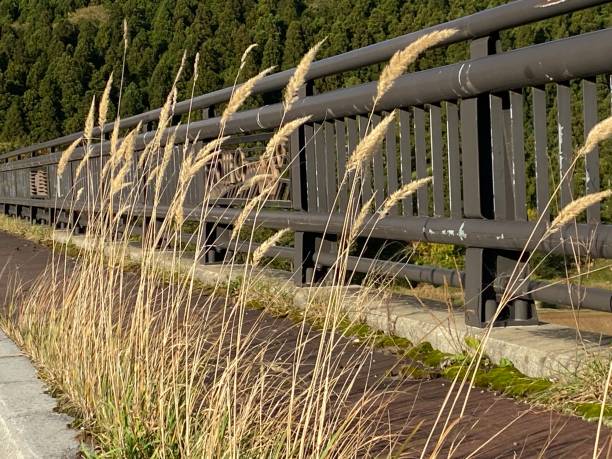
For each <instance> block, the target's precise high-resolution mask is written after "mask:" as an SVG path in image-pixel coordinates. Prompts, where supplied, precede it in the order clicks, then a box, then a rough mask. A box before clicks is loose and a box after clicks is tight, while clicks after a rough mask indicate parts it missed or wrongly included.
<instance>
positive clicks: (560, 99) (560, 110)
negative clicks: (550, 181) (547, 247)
mask: <svg viewBox="0 0 612 459" xmlns="http://www.w3.org/2000/svg"><path fill="white" fill-rule="evenodd" d="M570 104H571V91H570V87H569V86H568V85H566V84H558V85H557V128H558V134H559V179H561V178H562V177H564V176H565V175H566V174H567V173H568V171H569V168H570V165H571V163H572V112H571V105H570ZM560 192H561V206H562V207H563V206H566V205H567V204H569V203H570V202H571V200H572V181H571V176H569V174H568V176H567V177H566V178H565V180H563V183H561V190H560Z"/></svg>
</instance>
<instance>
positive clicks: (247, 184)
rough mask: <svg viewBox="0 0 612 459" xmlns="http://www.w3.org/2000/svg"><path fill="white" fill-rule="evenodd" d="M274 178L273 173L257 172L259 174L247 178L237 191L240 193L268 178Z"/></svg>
mask: <svg viewBox="0 0 612 459" xmlns="http://www.w3.org/2000/svg"><path fill="white" fill-rule="evenodd" d="M273 178H275V177H274V175H273V174H257V175H254V176H253V177H249V178H248V179H247V180H245V181H244V183H243V184H242V185H241V186H240V188H238V191H237V192H236V193H237V194H240V193H242V192H243V191H247V190H248V189H249V188H251V187H252V186H254V185H257V184H259V183H262V182H263V183H265V182H266V180H270V179H273Z"/></svg>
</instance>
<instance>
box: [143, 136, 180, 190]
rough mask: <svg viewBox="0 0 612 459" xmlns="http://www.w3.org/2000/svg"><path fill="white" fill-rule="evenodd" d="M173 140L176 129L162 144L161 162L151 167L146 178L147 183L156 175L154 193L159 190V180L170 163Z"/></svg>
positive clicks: (174, 139)
mask: <svg viewBox="0 0 612 459" xmlns="http://www.w3.org/2000/svg"><path fill="white" fill-rule="evenodd" d="M175 141H176V131H174V132H173V133H172V134H171V135H170V138H169V139H168V141H167V142H166V145H164V154H163V155H162V160H161V163H160V164H159V165H158V166H157V167H156V168H155V169H153V171H152V172H151V174H149V177H148V178H147V183H149V182H150V181H152V180H153V179H154V178H156V177H157V179H156V181H155V193H156V194H157V193H158V192H159V189H160V187H161V181H162V178H163V177H164V172H165V171H166V167H168V164H169V163H170V159H171V158H172V152H173V151H174V142H175Z"/></svg>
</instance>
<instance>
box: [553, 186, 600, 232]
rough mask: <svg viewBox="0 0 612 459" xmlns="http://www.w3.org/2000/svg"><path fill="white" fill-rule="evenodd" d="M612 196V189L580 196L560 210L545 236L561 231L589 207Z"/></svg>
mask: <svg viewBox="0 0 612 459" xmlns="http://www.w3.org/2000/svg"><path fill="white" fill-rule="evenodd" d="M610 196H612V190H605V191H599V192H597V193H591V194H587V195H586V196H583V197H581V198H578V199H576V200H574V201H572V202H570V203H569V204H568V205H567V206H565V207H564V208H563V209H561V211H560V212H559V215H557V217H556V218H555V219H554V220H553V221H552V223H551V224H550V226H549V227H548V230H547V231H546V233H545V235H544V237H545V238H546V237H548V236H550V235H551V234H553V233H555V232H557V231H559V230H560V229H561V228H563V227H564V226H565V225H567V224H568V223H570V222H572V221H573V220H574V219H575V218H576V217H577V216H578V215H580V214H581V213H582V212H584V211H585V210H586V209H587V208H589V207H591V206H592V205H593V204H596V203H598V202H600V201H602V200H604V199H606V198H609V197H610Z"/></svg>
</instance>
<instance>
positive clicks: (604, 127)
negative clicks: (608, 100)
mask: <svg viewBox="0 0 612 459" xmlns="http://www.w3.org/2000/svg"><path fill="white" fill-rule="evenodd" d="M610 137H612V116H610V117H608V118H606V119H605V120H603V121H600V122H599V123H597V124H596V125H595V126H593V128H592V129H591V130H590V131H589V135H588V136H587V138H586V140H585V142H584V145H583V146H582V147H581V148H580V149H579V150H578V153H577V156H584V155H587V154H589V153H590V152H591V151H593V149H594V148H595V147H596V146H597V145H598V144H600V143H601V142H603V141H604V140H606V139H609V138H610Z"/></svg>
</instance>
